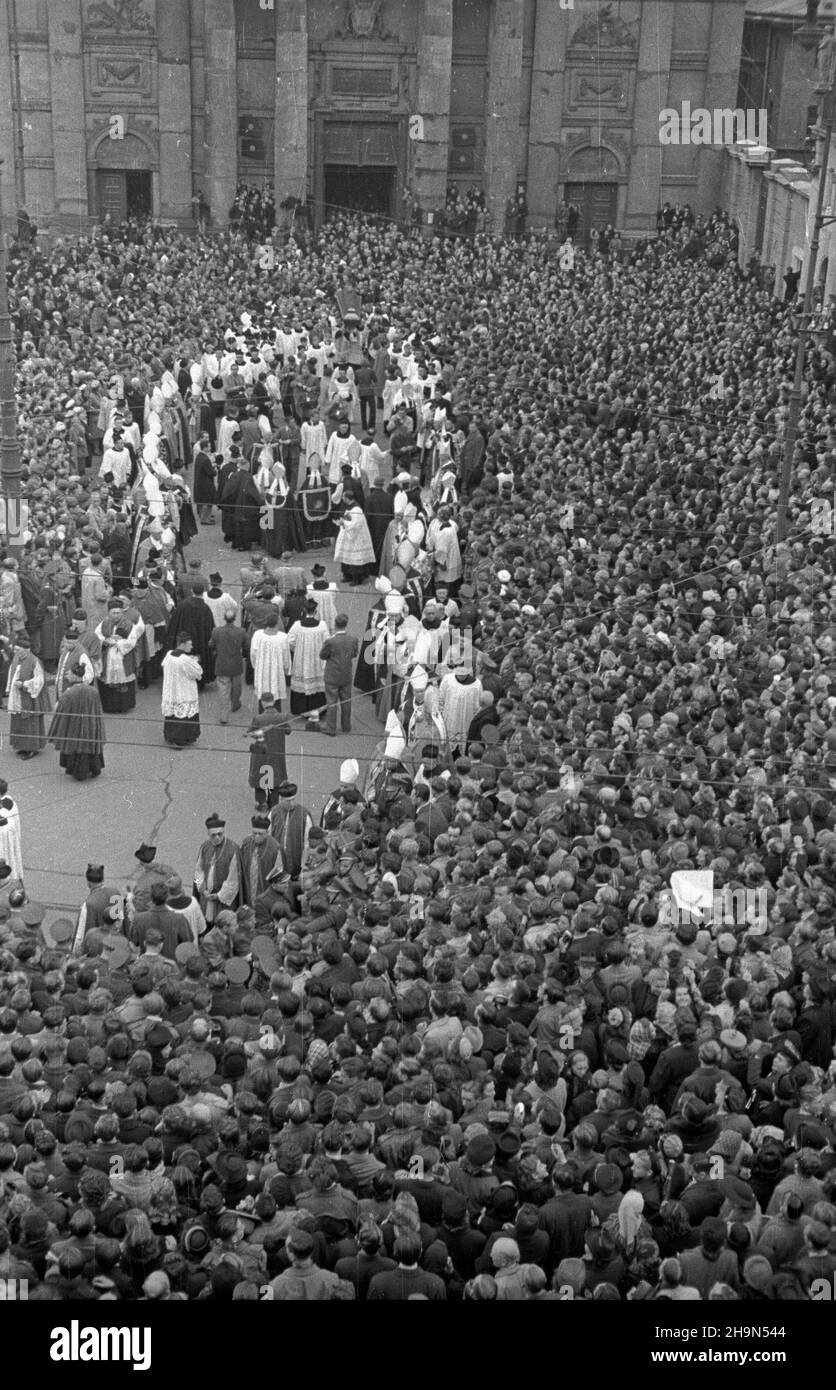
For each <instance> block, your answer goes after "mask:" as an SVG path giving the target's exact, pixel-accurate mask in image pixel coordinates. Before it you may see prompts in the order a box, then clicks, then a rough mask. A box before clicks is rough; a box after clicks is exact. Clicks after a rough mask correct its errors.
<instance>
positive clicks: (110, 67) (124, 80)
mask: <svg viewBox="0 0 836 1390" xmlns="http://www.w3.org/2000/svg"><path fill="white" fill-rule="evenodd" d="M141 81H142V64H141V63H139V62H136V63H130V62H128V63H115V62H112V61H110V60H109V59H107V58H100V59H99V82H100V83H101V85H102V86H103V87H107V86H110V85H111V83H115V84H116V86H122V85H127V84H130V86H132V87H138V86H139V84H140V82H141Z"/></svg>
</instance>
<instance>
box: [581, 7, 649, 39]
mask: <svg viewBox="0 0 836 1390" xmlns="http://www.w3.org/2000/svg"><path fill="white" fill-rule="evenodd" d="M638 22H639V21H638V20H637V19H634V20H630V21H629V22H627V21H625V20H623V19H621V18H620V16H618V15H614V14H613V12H612V5H611V4H607V5H602V6H601V7H600V9H599V10H598V11H597V13H596V14H595V16H594V17H593V16H591V15H590V17H589V19H585V20H584V21H583V24H580V25H579V26H578V28H577V29H576V30H575V32H574V34H573V35H572V37H571V39H570V41H569V42H570V46H574V45H575V44H577V45H578V46H581V45H582V46H583V47H585V48H635V47H636V35H635V34H634V32H633V26H634V25H636V24H638Z"/></svg>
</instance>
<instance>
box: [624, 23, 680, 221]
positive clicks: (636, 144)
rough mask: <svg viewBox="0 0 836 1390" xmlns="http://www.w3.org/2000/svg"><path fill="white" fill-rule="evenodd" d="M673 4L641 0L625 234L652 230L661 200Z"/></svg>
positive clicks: (662, 198)
mask: <svg viewBox="0 0 836 1390" xmlns="http://www.w3.org/2000/svg"><path fill="white" fill-rule="evenodd" d="M673 10H674V7H673V5H670V4H668V3H667V0H644V4H643V5H642V15H641V34H640V36H639V56H638V68H637V71H636V95H635V100H634V103H633V137H632V138H633V154H632V158H631V160H630V182H629V184H628V186H627V207H626V212H625V217H624V227H625V230H626V231H629V232H634V233H641V234H644V233H646V232H648V231H653V229H654V228H655V226H656V212H657V210H658V208H659V207H660V205H661V204H662V203H663V202H664V201H665V199H664V197H663V196H662V160H663V155H664V150H663V147H662V145H660V143H659V113H660V111H663V110H664V109H665V107H666V106H667V105H668V89H669V83H670V71H671V48H672V43H673Z"/></svg>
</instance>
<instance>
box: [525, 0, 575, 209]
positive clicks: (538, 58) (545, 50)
mask: <svg viewBox="0 0 836 1390" xmlns="http://www.w3.org/2000/svg"><path fill="white" fill-rule="evenodd" d="M574 23H575V15H574V14H573V13H572V11H571V10H568V11H567V10H563V9H561V8H560V6H559V5H557V4H556V3H555V0H537V17H536V23H535V30H534V63H533V68H532V73H531V113H530V125H529V130H528V187H527V191H526V199H527V202H528V215H529V224H530V226H532V227H537V228H539V227H551V226H552V224H553V222H554V215H555V211H556V208H557V181H558V175H559V168H560V132H561V127H562V125H563V102H564V88H565V82H566V46H567V44H568V42H569V32H570V30H569V26H570V24H574Z"/></svg>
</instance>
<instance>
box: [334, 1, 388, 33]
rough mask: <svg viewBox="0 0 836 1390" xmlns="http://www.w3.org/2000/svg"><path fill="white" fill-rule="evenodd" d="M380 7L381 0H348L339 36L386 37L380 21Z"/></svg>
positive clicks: (381, 6) (381, 5) (381, 4)
mask: <svg viewBox="0 0 836 1390" xmlns="http://www.w3.org/2000/svg"><path fill="white" fill-rule="evenodd" d="M382 8H383V0H348V4H347V6H346V15H345V23H344V24H343V27H342V29H341V31H340V38H344V39H388V38H389V34H387V33H384V31H383V27H382V25H381V22H380V11H381V10H382Z"/></svg>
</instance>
